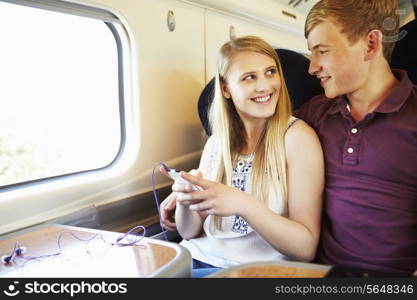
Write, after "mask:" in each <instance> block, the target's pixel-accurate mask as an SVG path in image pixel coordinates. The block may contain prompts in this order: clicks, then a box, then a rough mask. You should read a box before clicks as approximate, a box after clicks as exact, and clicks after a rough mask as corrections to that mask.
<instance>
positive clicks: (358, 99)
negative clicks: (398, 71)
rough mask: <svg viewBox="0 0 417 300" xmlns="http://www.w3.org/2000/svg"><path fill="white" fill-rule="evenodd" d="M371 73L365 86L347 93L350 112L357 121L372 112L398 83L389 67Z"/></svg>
mask: <svg viewBox="0 0 417 300" xmlns="http://www.w3.org/2000/svg"><path fill="white" fill-rule="evenodd" d="M369 74H370V76H368V79H367V80H366V83H365V85H364V86H363V87H361V88H360V89H359V90H357V91H355V92H353V93H351V94H348V95H346V96H347V98H348V100H349V105H350V113H351V115H352V118H353V119H354V120H355V121H360V120H362V119H363V118H364V117H365V116H366V115H367V114H369V113H372V112H373V111H374V110H375V109H376V108H377V107H378V106H379V105H380V104H381V103H382V102H383V101H384V100H385V99H386V98H387V97H388V96H389V95H390V94H391V93H392V91H393V90H394V89H395V87H396V86H397V84H398V80H397V79H396V78H395V76H394V74H392V72H391V69H390V68H389V67H387V68H384V69H383V70H379V71H378V72H370V73H369Z"/></svg>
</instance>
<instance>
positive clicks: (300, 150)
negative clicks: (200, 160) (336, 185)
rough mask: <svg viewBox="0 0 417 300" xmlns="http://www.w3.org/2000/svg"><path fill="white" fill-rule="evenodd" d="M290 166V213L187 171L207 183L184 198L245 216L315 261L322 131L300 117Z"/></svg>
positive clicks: (201, 207)
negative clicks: (317, 130) (271, 208)
mask: <svg viewBox="0 0 417 300" xmlns="http://www.w3.org/2000/svg"><path fill="white" fill-rule="evenodd" d="M285 144H286V152H287V165H288V176H287V177H288V214H289V215H288V218H286V217H283V216H280V215H277V214H276V213H274V212H273V211H272V210H270V209H269V208H268V207H267V206H266V205H265V204H264V203H262V202H261V201H259V200H256V199H254V198H253V197H252V196H251V195H249V194H247V193H244V192H241V191H238V190H236V189H234V188H232V187H229V186H225V185H223V184H220V183H216V182H212V181H208V180H204V179H202V178H197V177H195V176H191V175H189V174H186V173H182V177H183V178H184V179H187V180H188V181H190V182H191V183H192V184H195V185H198V186H199V187H201V188H202V190H201V191H196V192H192V193H188V194H184V195H183V196H182V197H181V199H179V202H180V203H183V204H186V205H190V206H189V207H190V209H191V210H195V211H205V212H206V213H207V214H215V215H220V216H229V215H234V214H235V215H240V216H242V217H243V218H244V219H245V220H246V221H247V222H248V223H249V224H250V225H251V227H252V228H253V229H254V230H256V232H258V233H259V234H260V235H261V236H262V237H263V238H264V239H265V240H266V241H267V242H268V243H269V244H270V245H272V246H273V247H274V248H275V249H277V250H278V251H280V252H281V253H283V254H284V255H286V256H288V257H291V258H293V259H296V260H301V261H311V260H312V259H313V258H314V257H315V254H316V248H317V244H318V240H319V236H320V223H321V222H320V219H321V209H322V192H323V186H324V162H323V153H322V149H321V145H320V142H319V140H318V138H317V135H316V134H315V132H314V131H313V129H311V128H310V127H309V126H308V125H307V124H305V123H304V122H302V121H298V122H296V123H295V124H294V125H293V126H291V128H290V129H289V130H288V131H287V134H286V137H285Z"/></svg>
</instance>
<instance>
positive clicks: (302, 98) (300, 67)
mask: <svg viewBox="0 0 417 300" xmlns="http://www.w3.org/2000/svg"><path fill="white" fill-rule="evenodd" d="M275 51H276V52H277V54H278V57H279V59H280V62H281V66H282V71H283V73H284V78H285V83H286V84H287V88H288V93H289V95H290V99H291V103H292V108H293V110H296V109H298V108H300V107H301V106H302V105H303V104H304V103H305V102H307V101H308V100H310V99H311V98H313V97H314V96H316V95H320V94H323V88H322V87H321V85H320V82H319V80H318V79H317V78H316V77H314V76H311V75H310V74H308V67H309V64H310V61H309V59H308V58H306V57H305V56H304V55H302V54H300V53H297V52H294V51H291V50H286V49H276V50H275ZM213 97H214V78H212V79H211V80H210V81H209V83H208V84H207V85H206V86H205V88H204V89H203V91H202V92H201V95H200V97H199V99H198V114H199V116H200V120H201V123H202V124H203V127H204V129H205V131H206V133H207V135H209V136H210V135H211V132H210V126H209V121H208V111H209V107H210V105H211V102H212V101H213Z"/></svg>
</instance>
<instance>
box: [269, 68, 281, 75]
mask: <svg viewBox="0 0 417 300" xmlns="http://www.w3.org/2000/svg"><path fill="white" fill-rule="evenodd" d="M277 72H278V71H277V69H275V68H273V69H269V70H268V71H266V74H267V75H273V74H275V73H277Z"/></svg>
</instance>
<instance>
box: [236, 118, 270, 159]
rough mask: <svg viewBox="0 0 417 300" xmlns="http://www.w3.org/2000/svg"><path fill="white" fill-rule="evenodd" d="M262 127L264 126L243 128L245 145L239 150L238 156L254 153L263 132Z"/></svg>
mask: <svg viewBox="0 0 417 300" xmlns="http://www.w3.org/2000/svg"><path fill="white" fill-rule="evenodd" d="M264 127H265V124H263V125H262V126H245V131H244V132H243V134H244V136H245V144H244V145H243V147H242V149H241V150H240V154H244V155H245V154H252V153H254V152H255V151H256V148H257V147H258V144H259V141H260V139H261V136H262V133H263V131H264Z"/></svg>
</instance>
